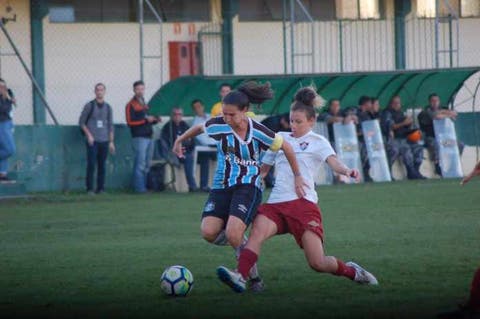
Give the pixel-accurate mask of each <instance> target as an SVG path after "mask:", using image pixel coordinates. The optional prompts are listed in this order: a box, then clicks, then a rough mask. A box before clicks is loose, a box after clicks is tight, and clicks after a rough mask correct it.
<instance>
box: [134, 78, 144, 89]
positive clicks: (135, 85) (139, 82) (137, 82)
mask: <svg viewBox="0 0 480 319" xmlns="http://www.w3.org/2000/svg"><path fill="white" fill-rule="evenodd" d="M139 85H145V83H144V82H143V81H142V80H139V81H135V82H133V88H136V87H137V86H139Z"/></svg>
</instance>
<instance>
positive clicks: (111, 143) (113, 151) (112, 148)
mask: <svg viewBox="0 0 480 319" xmlns="http://www.w3.org/2000/svg"><path fill="white" fill-rule="evenodd" d="M108 150H109V151H110V154H112V155H115V144H113V142H110V143H108Z"/></svg>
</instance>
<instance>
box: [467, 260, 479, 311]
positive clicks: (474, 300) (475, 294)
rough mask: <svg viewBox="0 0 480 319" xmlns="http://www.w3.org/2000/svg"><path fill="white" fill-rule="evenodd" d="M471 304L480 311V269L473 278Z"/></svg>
mask: <svg viewBox="0 0 480 319" xmlns="http://www.w3.org/2000/svg"><path fill="white" fill-rule="evenodd" d="M469 304H470V306H472V307H473V308H475V309H480V268H478V269H477V271H476V272H475V275H474V276H473V281H472V287H471V289H470V300H469Z"/></svg>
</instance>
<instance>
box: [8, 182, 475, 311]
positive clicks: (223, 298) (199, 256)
mask: <svg viewBox="0 0 480 319" xmlns="http://www.w3.org/2000/svg"><path fill="white" fill-rule="evenodd" d="M479 188H480V182H479V181H474V182H472V183H471V184H468V185H467V186H465V187H460V186H458V181H457V180H447V181H440V180H435V181H433V180H432V181H421V182H398V183H389V184H367V185H356V186H333V187H320V188H319V189H318V193H319V196H320V206H321V209H322V212H323V217H324V226H325V229H326V243H325V247H326V251H327V253H329V254H333V255H335V256H337V257H339V258H341V259H344V260H345V261H348V260H354V261H356V262H358V263H359V264H361V265H363V266H365V267H366V268H367V269H368V270H370V271H371V272H372V273H374V274H375V275H376V276H377V278H378V280H379V282H380V285H379V286H378V287H369V286H360V285H358V284H355V283H353V282H350V281H349V280H347V279H344V278H338V277H334V276H330V275H325V274H318V273H315V272H313V271H312V270H310V269H309V267H308V266H307V264H306V262H305V259H304V257H303V253H302V251H301V250H299V249H298V248H297V246H296V244H295V241H294V240H293V238H292V237H290V236H289V235H285V236H278V237H275V238H274V239H272V240H271V241H269V242H268V243H267V244H266V246H265V248H264V250H263V254H262V255H261V258H260V263H259V267H260V271H261V273H262V274H263V277H264V280H265V282H266V285H267V286H266V290H265V291H264V292H262V293H260V294H252V293H246V294H244V295H237V294H234V293H233V292H231V291H230V290H229V289H228V288H227V287H226V286H224V285H223V284H221V283H220V282H219V281H218V280H217V278H216V276H215V268H216V267H217V266H218V265H222V264H224V265H226V266H232V267H233V266H234V265H235V264H234V255H233V250H232V249H231V248H228V247H217V246H213V245H209V244H207V243H206V242H205V241H203V240H202V239H201V238H200V234H199V225H200V212H201V210H202V207H203V203H204V201H205V199H206V194H193V195H190V194H174V193H159V194H154V195H140V196H138V195H131V194H124V193H115V194H109V195H102V196H96V197H89V196H87V195H80V194H70V195H40V196H38V197H36V198H30V199H18V200H10V201H3V202H0V283H1V291H0V313H1V314H2V317H4V318H5V315H7V316H8V317H35V318H38V317H60V318H63V317H78V318H87V317H89V318H91V317H95V318H127V317H129V318H133V317H156V318H177V317H178V318H333V317H334V318H432V317H434V316H435V314H436V313H438V312H440V311H443V310H450V309H453V308H455V306H456V305H457V303H459V302H461V301H462V300H464V299H465V298H466V296H467V294H468V288H469V283H470V280H471V277H472V276H473V272H474V270H475V268H476V267H478V266H479V265H480V244H479V230H480V209H479V207H480V196H479ZM174 264H182V265H184V266H186V267H188V268H189V269H190V270H191V271H192V273H193V275H194V277H195V284H194V288H193V291H192V292H191V294H190V295H189V296H188V297H186V298H167V297H164V296H163V295H162V293H161V291H160V286H159V277H160V275H161V273H162V272H163V269H164V268H166V267H167V266H170V265H174Z"/></svg>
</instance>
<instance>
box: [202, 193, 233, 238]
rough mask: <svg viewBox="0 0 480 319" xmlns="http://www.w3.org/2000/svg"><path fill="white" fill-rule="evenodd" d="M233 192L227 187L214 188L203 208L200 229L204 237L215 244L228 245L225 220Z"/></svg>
mask: <svg viewBox="0 0 480 319" xmlns="http://www.w3.org/2000/svg"><path fill="white" fill-rule="evenodd" d="M231 196H232V194H231V192H230V191H229V190H226V189H213V190H211V191H210V193H209V195H208V199H207V202H206V203H205V207H204V208H203V214H202V223H201V226H200V230H201V232H202V237H203V238H204V239H205V240H206V241H208V242H210V243H212V244H215V245H221V246H223V245H227V244H228V241H227V238H226V235H225V221H226V220H227V218H228V210H229V208H230V201H231V199H232V198H231Z"/></svg>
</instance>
